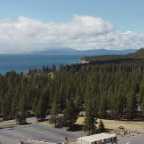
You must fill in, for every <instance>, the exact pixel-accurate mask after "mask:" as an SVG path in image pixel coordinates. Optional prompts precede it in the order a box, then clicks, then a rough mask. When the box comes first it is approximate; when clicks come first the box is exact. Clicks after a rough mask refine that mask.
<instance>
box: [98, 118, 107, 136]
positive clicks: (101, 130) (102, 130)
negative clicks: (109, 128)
mask: <svg viewBox="0 0 144 144" xmlns="http://www.w3.org/2000/svg"><path fill="white" fill-rule="evenodd" d="M105 130H106V129H105V126H104V123H103V121H102V120H100V121H99V124H98V131H99V132H100V133H101V132H105Z"/></svg>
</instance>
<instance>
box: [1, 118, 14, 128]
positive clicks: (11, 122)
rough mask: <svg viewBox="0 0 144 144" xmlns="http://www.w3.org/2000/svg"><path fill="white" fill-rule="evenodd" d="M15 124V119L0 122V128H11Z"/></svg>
mask: <svg viewBox="0 0 144 144" xmlns="http://www.w3.org/2000/svg"><path fill="white" fill-rule="evenodd" d="M15 126H16V122H15V120H9V121H2V122H0V129H2V128H12V127H15Z"/></svg>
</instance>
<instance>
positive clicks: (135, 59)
mask: <svg viewBox="0 0 144 144" xmlns="http://www.w3.org/2000/svg"><path fill="white" fill-rule="evenodd" d="M81 60H82V61H83V60H84V61H87V62H89V63H141V62H144V48H141V49H139V50H138V51H136V52H134V53H130V54H126V55H102V56H90V57H82V58H81Z"/></svg>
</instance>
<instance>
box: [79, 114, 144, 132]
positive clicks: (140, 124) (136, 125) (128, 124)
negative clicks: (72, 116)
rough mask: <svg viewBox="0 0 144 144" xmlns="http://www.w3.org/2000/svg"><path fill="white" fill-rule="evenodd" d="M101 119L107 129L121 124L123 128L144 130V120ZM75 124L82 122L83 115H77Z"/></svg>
mask: <svg viewBox="0 0 144 144" xmlns="http://www.w3.org/2000/svg"><path fill="white" fill-rule="evenodd" d="M102 120H103V122H104V125H105V127H106V128H107V129H113V130H115V129H117V128H119V127H120V126H123V127H124V128H126V129H129V130H132V131H140V132H144V121H118V120H105V119H102ZM98 121H99V120H98ZM77 124H80V125H82V124H84V117H79V118H78V120H77Z"/></svg>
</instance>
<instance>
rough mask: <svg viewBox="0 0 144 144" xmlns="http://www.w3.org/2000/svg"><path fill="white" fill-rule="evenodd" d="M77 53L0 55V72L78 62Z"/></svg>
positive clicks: (22, 70) (20, 70)
mask: <svg viewBox="0 0 144 144" xmlns="http://www.w3.org/2000/svg"><path fill="white" fill-rule="evenodd" d="M79 62H80V56H78V55H30V54H29V55H0V73H2V74H4V73H6V72H8V71H11V70H15V71H16V72H25V71H27V70H29V69H33V68H41V67H42V66H47V65H48V66H51V65H53V64H55V65H56V66H58V65H61V64H62V65H65V64H73V63H79Z"/></svg>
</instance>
